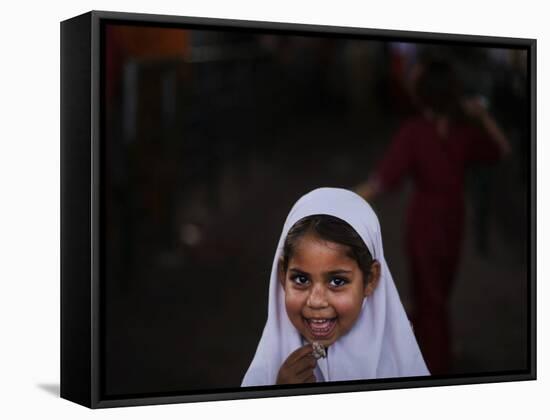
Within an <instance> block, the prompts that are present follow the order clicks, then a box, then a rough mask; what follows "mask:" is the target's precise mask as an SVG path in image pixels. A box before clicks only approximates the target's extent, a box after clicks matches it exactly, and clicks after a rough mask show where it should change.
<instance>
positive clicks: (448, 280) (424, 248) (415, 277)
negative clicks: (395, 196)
mask: <svg viewBox="0 0 550 420" xmlns="http://www.w3.org/2000/svg"><path fill="white" fill-rule="evenodd" d="M499 157H500V152H499V150H498V147H497V146H496V144H495V143H494V142H493V141H491V139H489V138H488V137H487V135H486V134H485V132H484V131H483V130H482V129H481V128H478V127H476V126H473V125H470V124H466V123H451V124H450V125H449V130H448V135H447V137H446V138H442V137H440V136H439V134H438V133H437V129H436V125H435V123H434V122H433V121H431V120H428V119H426V118H423V117H416V118H411V119H409V120H408V121H406V122H405V123H403V124H402V125H401V127H400V128H399V130H398V132H397V134H396V135H395V137H394V138H393V140H392V142H391V144H390V147H389V149H388V151H387V152H386V154H385V156H384V157H383V159H382V161H381V162H380V163H379V165H378V167H377V168H376V171H375V173H374V178H375V179H376V181H377V182H378V183H379V185H380V188H381V189H382V191H388V190H392V189H395V188H396V187H397V186H398V185H399V184H400V183H401V181H402V180H403V179H404V178H406V177H410V178H411V180H412V182H413V186H414V192H413V195H412V199H411V201H410V203H409V206H408V210H407V217H406V238H405V244H406V253H407V256H408V259H409V270H410V274H411V281H412V288H413V298H414V315H413V317H412V322H413V327H414V330H415V333H416V335H417V339H418V341H419V344H420V347H421V348H422V352H423V355H424V358H425V360H426V362H427V364H428V367H429V369H430V371H431V373H432V374H437V373H449V368H450V361H451V351H450V334H449V327H450V324H449V310H448V302H449V296H450V291H451V287H452V284H453V280H454V277H455V275H456V270H457V266H458V261H459V257H460V248H461V244H462V236H463V226H464V175H465V170H466V168H467V166H468V165H469V164H470V163H474V162H490V161H496V160H498V158H499Z"/></svg>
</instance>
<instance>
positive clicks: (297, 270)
mask: <svg viewBox="0 0 550 420" xmlns="http://www.w3.org/2000/svg"><path fill="white" fill-rule="evenodd" d="M288 271H292V272H293V273H298V274H309V273H308V272H307V271H304V270H300V269H299V268H296V267H291V268H289V269H288Z"/></svg>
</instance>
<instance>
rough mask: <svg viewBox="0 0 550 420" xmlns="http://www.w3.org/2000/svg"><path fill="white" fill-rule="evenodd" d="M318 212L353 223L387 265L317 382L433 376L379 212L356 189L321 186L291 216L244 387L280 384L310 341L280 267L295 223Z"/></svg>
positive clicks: (322, 363) (277, 254)
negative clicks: (291, 309) (289, 305)
mask: <svg viewBox="0 0 550 420" xmlns="http://www.w3.org/2000/svg"><path fill="white" fill-rule="evenodd" d="M316 214H326V215H331V216H335V217H338V218H339V219H341V220H344V221H345V222H347V223H348V224H349V225H351V226H352V227H353V228H354V229H355V231H356V232H357V233H358V234H359V235H360V236H361V238H362V239H363V241H364V242H365V244H366V245H367V247H368V249H369V251H370V253H371V255H372V257H373V258H374V259H375V260H377V261H378V262H379V263H380V265H381V273H380V281H379V283H378V286H377V287H376V289H375V290H374V292H373V294H372V295H371V296H369V297H368V298H367V299H364V300H363V306H362V309H361V313H360V315H359V318H358V319H357V321H356V323H355V324H354V325H353V327H352V328H351V330H349V331H348V333H347V334H345V335H343V336H341V337H340V338H338V340H336V341H335V342H334V343H333V344H332V345H331V346H330V348H329V351H328V353H327V358H322V359H319V360H318V362H317V363H318V364H317V368H316V370H315V371H314V372H315V376H316V377H317V381H319V382H320V381H345V380H357V379H373V378H392V377H403V376H424V375H429V374H430V373H429V372H428V369H427V368H426V364H425V363H424V359H423V358H422V354H421V353H420V349H419V348H418V344H417V342H416V339H415V337H414V334H413V331H412V328H411V325H410V323H409V320H408V319H407V315H406V314H405V310H404V309H403V305H402V304H401V300H400V299H399V294H398V293H397V290H396V288H395V284H394V282H393V279H392V276H391V273H390V270H389V268H388V265H387V264H386V260H385V259H384V250H383V248H382V236H381V233H380V224H379V222H378V218H377V217H376V214H375V213H374V211H373V210H372V208H371V207H370V205H369V204H367V202H366V201H365V200H363V199H362V198H361V197H360V196H358V195H357V194H355V193H353V192H351V191H348V190H344V189H339V188H319V189H316V190H313V191H311V192H310V193H308V194H306V195H304V196H303V197H302V198H300V199H299V200H298V201H297V202H296V204H295V205H294V207H292V210H290V213H289V215H288V217H287V219H286V222H285V225H284V227H283V232H282V234H281V238H280V239H279V245H278V246H277V250H276V252H275V258H274V259H273V266H272V268H271V278H270V284H269V306H268V316H267V323H266V325H265V327H264V330H263V333H262V337H261V339H260V343H259V344H258V348H257V349H256V354H255V355H254V359H253V360H252V363H251V364H250V367H249V368H248V371H247V372H246V375H245V376H244V379H243V382H242V384H241V386H254V385H274V384H275V382H276V379H277V374H278V372H279V369H280V367H281V365H282V364H283V362H284V361H285V360H286V358H287V357H288V356H289V355H290V353H292V352H293V351H294V350H296V349H297V348H298V347H301V346H303V345H304V344H305V343H306V342H305V341H304V339H303V337H302V336H301V334H300V333H299V331H298V330H297V329H296V328H295V327H294V326H293V325H292V323H291V322H290V319H289V318H288V315H287V313H286V308H285V297H284V290H283V288H282V286H281V283H280V282H279V281H278V276H277V268H278V261H279V259H280V257H281V254H282V249H283V245H284V241H285V239H286V236H287V234H288V231H289V230H290V228H291V227H292V226H293V225H294V224H295V223H296V222H297V221H299V220H300V219H302V218H304V217H306V216H311V215H316Z"/></svg>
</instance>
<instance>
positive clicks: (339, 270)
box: [327, 268, 352, 276]
mask: <svg viewBox="0 0 550 420" xmlns="http://www.w3.org/2000/svg"><path fill="white" fill-rule="evenodd" d="M350 273H352V271H351V270H345V269H343V268H338V269H336V270H332V271H329V272H328V273H327V274H330V275H331V276H333V275H335V274H350Z"/></svg>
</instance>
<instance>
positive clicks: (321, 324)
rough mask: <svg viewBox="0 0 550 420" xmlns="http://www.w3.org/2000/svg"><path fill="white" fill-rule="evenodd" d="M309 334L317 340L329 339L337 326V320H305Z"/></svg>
mask: <svg viewBox="0 0 550 420" xmlns="http://www.w3.org/2000/svg"><path fill="white" fill-rule="evenodd" d="M304 321H305V323H306V325H307V327H308V330H309V332H310V333H311V335H312V336H314V337H315V338H325V337H328V336H329V335H330V334H331V333H332V331H333V330H334V326H335V325H336V317H335V318H304Z"/></svg>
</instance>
